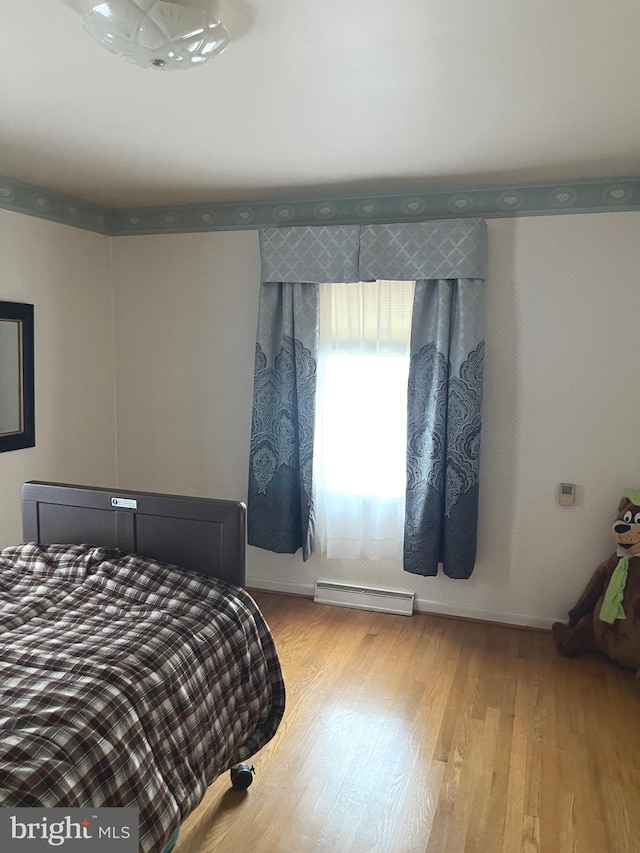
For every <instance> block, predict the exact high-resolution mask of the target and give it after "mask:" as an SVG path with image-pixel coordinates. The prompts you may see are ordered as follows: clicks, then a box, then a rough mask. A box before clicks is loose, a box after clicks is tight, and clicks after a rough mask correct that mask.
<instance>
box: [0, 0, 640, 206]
mask: <svg viewBox="0 0 640 853" xmlns="http://www.w3.org/2000/svg"><path fill="white" fill-rule="evenodd" d="M94 2H95V3H97V2H98V0H93V2H91V0H88V2H85V0H29V2H25V0H3V2H2V6H3V10H2V26H1V27H0V175H2V176H4V177H7V178H13V179H14V180H18V181H25V182H28V183H31V184H35V185H37V186H39V187H42V188H46V189H52V190H57V191H59V192H63V193H66V194H68V195H72V196H75V197H77V198H80V199H84V200H87V201H92V202H95V203H97V204H101V205H106V206H108V207H127V206H133V205H159V204H183V203H184V204H189V203H200V202H224V201H247V200H256V201H257V200H284V199H287V200H294V199H301V198H315V197H319V196H325V197H326V196H335V197H338V196H346V195H349V194H359V195H365V194H368V193H371V194H384V193H401V192H406V191H411V192H429V191H435V190H438V189H447V190H456V189H464V188H472V187H478V186H496V185H503V184H515V183H532V182H537V181H556V180H557V181H568V180H571V179H593V178H608V177H621V176H626V177H631V176H634V175H638V174H640V109H638V88H639V84H640V50H639V49H638V33H640V4H638V3H631V2H629V0H609V2H608V3H603V2H602V0H563V2H558V0H483V2H479V0H457V2H453V0H394V2H390V0H386V2H385V0H315V2H311V0H199V2H200V3H201V5H206V6H213V7H214V8H215V9H216V10H217V14H218V16H219V17H220V19H221V20H222V21H223V23H225V25H226V26H227V28H228V29H229V31H230V34H231V43H230V45H229V47H228V49H227V50H226V52H225V53H223V54H222V55H221V56H219V57H217V58H216V59H214V60H213V61H212V62H211V63H208V64H207V65H205V66H203V67H200V68H196V69H194V70H192V71H189V72H186V73H185V72H173V73H171V72H162V71H149V70H144V69H141V68H138V67H136V66H133V65H129V64H127V63H125V62H123V61H122V60H120V59H118V58H116V57H114V56H112V55H110V54H108V53H106V52H105V51H104V50H102V49H101V48H100V47H98V46H97V45H96V44H94V43H93V42H92V41H91V39H90V38H89V37H88V36H87V35H86V33H85V32H84V30H83V28H82V16H83V14H84V12H86V11H87V10H88V8H89V7H90V6H91V5H93V3H94ZM184 2H190V3H192V4H193V2H194V0H184Z"/></svg>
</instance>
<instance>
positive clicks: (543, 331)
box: [113, 213, 640, 625]
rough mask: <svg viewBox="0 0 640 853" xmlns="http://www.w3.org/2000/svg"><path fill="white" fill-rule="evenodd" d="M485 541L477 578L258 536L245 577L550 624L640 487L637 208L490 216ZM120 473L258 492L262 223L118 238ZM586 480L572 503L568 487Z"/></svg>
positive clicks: (159, 484) (145, 484)
mask: <svg viewBox="0 0 640 853" xmlns="http://www.w3.org/2000/svg"><path fill="white" fill-rule="evenodd" d="M488 225H489V243H490V267H489V268H490V280H489V282H488V285H487V298H486V317H487V319H486V339H487V357H486V371H485V404H484V431H483V454H482V480H481V507H480V535H479V540H480V541H479V554H478V561H477V564H476V570H475V573H474V575H473V576H472V578H471V579H470V580H468V581H452V580H449V579H448V578H446V577H443V576H439V577H437V578H429V579H424V578H418V577H415V576H412V575H409V574H406V573H405V572H403V571H402V569H401V567H400V566H399V565H395V564H380V563H369V562H367V561H353V562H350V561H344V562H341V561H327V560H324V559H322V558H321V557H317V556H314V557H313V558H312V559H311V560H309V561H308V562H307V563H306V564H305V563H302V560H301V558H300V556H299V555H296V556H293V557H289V556H280V555H274V554H270V553H269V552H266V551H260V550H258V549H255V548H250V549H249V555H248V567H247V568H248V575H249V582H250V583H253V584H254V585H256V586H262V587H264V588H274V589H282V590H289V591H292V592H310V591H311V590H312V585H313V583H314V581H315V580H316V579H317V578H323V579H332V580H339V581H346V582H352V583H366V584H369V585H378V586H384V587H390V588H395V589H409V590H412V591H414V592H415V593H416V595H417V597H418V599H419V601H420V605H421V607H422V608H424V609H431V610H436V611H438V610H441V611H443V612H449V613H457V614H461V615H469V616H474V615H475V616H480V617H484V618H495V619H498V620H506V621H513V622H521V623H524V624H536V625H547V624H548V623H549V621H550V620H552V619H553V618H555V617H558V616H560V615H561V614H562V613H563V612H564V611H565V610H566V608H567V607H568V606H569V605H570V604H571V602H572V600H573V599H574V598H575V596H576V595H577V593H578V592H579V590H580V588H581V586H582V585H583V583H584V581H585V579H586V578H587V577H588V576H589V575H590V573H591V571H592V569H593V568H594V567H595V565H596V564H597V562H598V561H599V560H600V559H601V558H603V557H604V556H605V555H607V554H608V553H609V552H610V550H611V546H610V545H609V541H608V526H609V521H610V518H611V516H612V513H613V512H614V511H615V508H616V506H617V501H618V496H619V495H620V494H621V492H622V490H623V489H624V488H625V487H627V486H633V485H635V486H636V487H637V486H638V485H640V442H638V438H637V433H638V427H637V425H638V423H640V395H638V394H637V391H636V384H637V383H636V373H637V365H638V364H639V363H640V340H639V337H638V334H637V325H638V317H640V288H639V287H638V284H637V281H638V279H637V271H638V269H640V240H638V237H637V235H638V233H639V232H640V214H638V213H608V214H600V215H597V214H594V215H580V216H555V217H537V218H523V219H503V220H490V221H489V223H488ZM113 251H114V289H115V329H116V333H115V334H116V387H117V412H118V485H119V486H120V487H122V488H127V487H130V488H135V489H157V490H161V491H170V492H182V493H186V494H195V495H210V496H215V497H226V498H237V499H245V498H246V480H247V466H248V446H249V428H250V415H251V391H252V375H253V356H254V340H255V328H256V318H257V300H258V279H259V253H258V243H257V234H256V233H255V232H231V233H217V234H206V235H172V236H168V237H167V236H157V237H130V238H122V239H118V240H115V241H114V242H113ZM561 481H563V482H574V483H576V484H577V485H578V493H577V494H578V497H577V503H576V505H575V506H574V507H572V508H566V507H560V506H559V505H558V503H557V499H556V495H557V489H558V484H559V483H560V482H561Z"/></svg>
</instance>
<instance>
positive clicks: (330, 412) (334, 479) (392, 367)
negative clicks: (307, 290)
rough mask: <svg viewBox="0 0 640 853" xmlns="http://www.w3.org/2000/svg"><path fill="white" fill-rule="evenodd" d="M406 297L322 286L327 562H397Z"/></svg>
mask: <svg viewBox="0 0 640 853" xmlns="http://www.w3.org/2000/svg"><path fill="white" fill-rule="evenodd" d="M413 291H414V282H412V281H374V282H360V283H354V284H321V285H320V303H319V315H320V340H319V351H318V374H317V376H318V385H317V395H316V427H315V446H314V482H315V497H316V541H317V543H319V545H320V548H321V550H322V552H323V553H324V554H325V555H326V556H327V557H329V558H342V559H355V558H358V557H367V558H369V559H372V560H383V559H393V558H397V559H402V546H403V528H404V508H405V490H406V435H407V379H408V373H409V339H410V332H411V311H412V305H413Z"/></svg>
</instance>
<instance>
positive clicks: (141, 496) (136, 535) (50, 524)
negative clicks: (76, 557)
mask: <svg viewBox="0 0 640 853" xmlns="http://www.w3.org/2000/svg"><path fill="white" fill-rule="evenodd" d="M22 533H23V538H24V541H25V542H38V543H40V544H42V545H53V544H62V543H68V544H77V545H81V544H85V543H86V544H91V545H105V546H108V547H115V548H120V549H121V550H122V551H123V552H124V553H126V554H140V555H141V556H143V557H150V558H152V559H155V560H159V561H160V562H164V563H173V564H175V565H177V566H182V567H183V568H186V569H193V570H194V571H197V572H200V573H201V574H203V575H209V576H211V577H216V578H221V579H222V580H225V581H228V582H229V583H233V584H235V585H236V586H244V582H245V550H246V506H245V505H244V503H242V502H241V501H225V500H214V499H212V498H193V497H182V496H180V495H162V494H156V493H153V492H131V491H128V490H124V489H99V488H94V487H91V486H75V485H70V484H66V483H43V482H39V481H30V482H28V483H25V484H24V485H23V486H22Z"/></svg>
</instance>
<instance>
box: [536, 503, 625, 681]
mask: <svg viewBox="0 0 640 853" xmlns="http://www.w3.org/2000/svg"><path fill="white" fill-rule="evenodd" d="M611 536H612V538H613V541H614V542H615V543H616V546H617V548H616V551H615V553H613V554H612V555H611V556H610V557H609V559H608V560H606V561H605V562H604V563H601V564H600V565H599V566H598V568H597V569H596V570H595V572H594V573H593V575H592V577H591V580H590V581H589V583H588V584H587V587H586V589H585V591H584V592H583V593H582V595H581V596H580V599H579V600H578V602H577V604H576V605H575V607H573V608H572V609H571V610H570V611H569V624H568V625H565V624H564V623H562V622H556V623H555V624H554V625H553V626H552V628H551V631H552V633H553V639H554V640H555V644H556V648H557V649H558V651H559V652H560V654H561V655H568V656H574V655H581V654H583V653H584V652H594V651H598V652H602V653H603V654H605V655H607V656H608V657H610V658H611V660H613V661H615V662H616V663H618V664H620V665H621V666H625V667H631V668H633V669H635V670H636V671H637V673H638V675H639V677H640V490H638V489H634V490H630V491H628V492H627V493H626V495H625V497H624V498H623V499H622V500H621V501H620V505H619V506H618V517H617V518H616V520H615V521H614V522H613V524H612V525H611Z"/></svg>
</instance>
